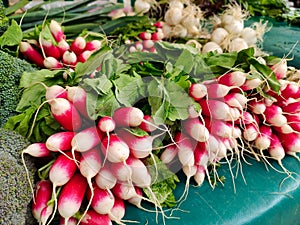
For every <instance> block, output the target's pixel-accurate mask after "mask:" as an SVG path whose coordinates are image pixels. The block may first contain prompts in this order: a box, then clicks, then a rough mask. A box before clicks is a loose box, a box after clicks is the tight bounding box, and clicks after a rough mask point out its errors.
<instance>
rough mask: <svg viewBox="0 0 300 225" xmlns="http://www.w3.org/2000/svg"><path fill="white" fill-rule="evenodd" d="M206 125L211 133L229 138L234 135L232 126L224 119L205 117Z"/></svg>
mask: <svg viewBox="0 0 300 225" xmlns="http://www.w3.org/2000/svg"><path fill="white" fill-rule="evenodd" d="M205 126H206V127H207V129H208V131H209V132H210V133H211V134H213V135H217V136H219V137H224V138H229V137H232V135H233V129H232V127H231V126H229V124H228V123H226V122H225V121H222V120H215V119H209V118H207V117H205Z"/></svg>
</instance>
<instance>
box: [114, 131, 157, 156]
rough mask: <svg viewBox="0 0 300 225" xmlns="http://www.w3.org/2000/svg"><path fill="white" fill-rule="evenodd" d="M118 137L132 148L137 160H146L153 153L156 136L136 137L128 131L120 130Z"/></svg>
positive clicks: (131, 150) (131, 151)
mask: <svg viewBox="0 0 300 225" xmlns="http://www.w3.org/2000/svg"><path fill="white" fill-rule="evenodd" d="M117 134H118V136H119V137H120V138H121V139H122V140H124V141H125V143H126V144H127V145H128V147H129V148H130V153H131V154H132V155H133V156H134V157H136V158H145V157H147V156H149V155H150V154H151V152H152V144H153V140H154V139H155V136H148V135H144V136H135V135H133V134H131V133H130V132H128V131H126V130H123V129H122V130H118V131H117Z"/></svg>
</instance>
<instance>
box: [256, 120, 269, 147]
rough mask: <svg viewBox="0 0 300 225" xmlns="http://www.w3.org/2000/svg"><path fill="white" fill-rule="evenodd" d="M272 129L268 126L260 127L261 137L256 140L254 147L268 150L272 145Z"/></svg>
mask: <svg viewBox="0 0 300 225" xmlns="http://www.w3.org/2000/svg"><path fill="white" fill-rule="evenodd" d="M271 136H272V128H271V127H269V126H267V125H260V126H259V135H258V137H257V138H256V139H255V140H254V145H255V147H256V148H257V149H259V150H261V151H262V150H265V149H268V148H269V147H270V145H271Z"/></svg>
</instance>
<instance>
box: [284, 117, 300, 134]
mask: <svg viewBox="0 0 300 225" xmlns="http://www.w3.org/2000/svg"><path fill="white" fill-rule="evenodd" d="M285 117H286V118H287V121H288V125H290V127H291V128H292V129H294V130H295V131H297V132H300V115H299V114H294V115H288V114H287V115H285Z"/></svg>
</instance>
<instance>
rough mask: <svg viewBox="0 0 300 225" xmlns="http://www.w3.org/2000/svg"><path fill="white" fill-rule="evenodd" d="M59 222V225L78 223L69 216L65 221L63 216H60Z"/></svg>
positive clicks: (75, 224)
mask: <svg viewBox="0 0 300 225" xmlns="http://www.w3.org/2000/svg"><path fill="white" fill-rule="evenodd" d="M59 224H60V225H65V224H67V225H77V224H78V220H77V219H76V218H74V217H70V218H69V219H68V220H67V221H66V220H65V218H63V217H60V219H59Z"/></svg>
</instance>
